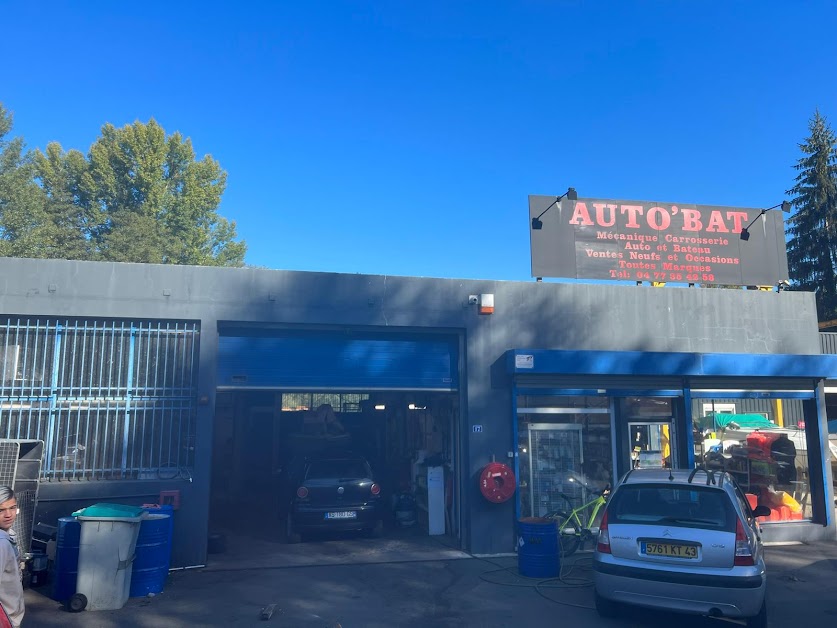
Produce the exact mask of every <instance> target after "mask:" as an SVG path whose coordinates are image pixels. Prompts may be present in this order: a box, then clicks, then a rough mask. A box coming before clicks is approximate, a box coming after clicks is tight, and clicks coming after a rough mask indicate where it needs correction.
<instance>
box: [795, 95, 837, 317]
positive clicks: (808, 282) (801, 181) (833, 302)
mask: <svg viewBox="0 0 837 628" xmlns="http://www.w3.org/2000/svg"><path fill="white" fill-rule="evenodd" d="M808 130H809V132H810V136H809V137H808V138H807V139H806V140H805V142H804V143H802V144H800V145H799V148H800V150H801V151H802V153H803V156H802V157H801V158H800V159H799V161H798V162H797V164H796V166H795V167H796V169H797V170H798V171H799V173H798V174H797V176H796V179H795V181H796V184H795V185H794V186H793V187H792V188H791V189H790V190H788V192H787V193H788V194H790V195H792V204H793V207H794V208H795V212H794V213H793V214H792V215H791V217H790V219H789V221H788V228H787V233H788V235H789V239H788V247H787V250H788V270H789V274H790V279H791V282H792V289H795V290H805V291H811V292H816V295H817V315H818V317H819V319H820V320H821V321H824V320H833V319H835V318H837V277H835V269H837V137H835V135H834V132H833V131H832V130H831V127H830V126H829V125H828V122H827V121H826V120H825V118H824V117H823V116H821V115H820V113H819V111H817V112H815V113H814V116H813V118H811V120H810V122H809V125H808Z"/></svg>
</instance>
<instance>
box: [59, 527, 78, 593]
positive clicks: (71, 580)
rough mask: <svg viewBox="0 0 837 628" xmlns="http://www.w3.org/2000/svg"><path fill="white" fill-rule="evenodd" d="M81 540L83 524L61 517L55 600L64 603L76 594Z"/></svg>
mask: <svg viewBox="0 0 837 628" xmlns="http://www.w3.org/2000/svg"><path fill="white" fill-rule="evenodd" d="M80 540H81V522H80V521H79V520H78V519H76V518H75V517H61V518H60V519H59V520H58V536H57V538H56V543H55V566H54V569H55V577H54V578H53V582H52V599H53V600H58V601H59V602H63V601H64V600H68V599H70V598H71V597H72V596H73V595H74V594H75V592H76V581H77V579H78V548H79V543H80Z"/></svg>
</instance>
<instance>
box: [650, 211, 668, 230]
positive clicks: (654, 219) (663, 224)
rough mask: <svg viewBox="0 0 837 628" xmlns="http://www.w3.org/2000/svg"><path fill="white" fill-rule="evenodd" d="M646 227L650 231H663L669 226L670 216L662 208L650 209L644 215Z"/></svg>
mask: <svg viewBox="0 0 837 628" xmlns="http://www.w3.org/2000/svg"><path fill="white" fill-rule="evenodd" d="M646 218H647V220H648V226H649V227H651V228H652V229H658V230H665V229H668V228H669V226H670V225H671V216H670V215H669V213H668V211H667V210H665V209H663V208H662V207H652V208H651V209H649V210H648V214H647V215H646Z"/></svg>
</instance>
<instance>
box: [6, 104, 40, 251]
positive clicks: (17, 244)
mask: <svg viewBox="0 0 837 628" xmlns="http://www.w3.org/2000/svg"><path fill="white" fill-rule="evenodd" d="M12 126H13V117H12V114H11V113H10V112H8V111H6V109H5V108H4V107H3V105H2V104H0V256H3V257H44V255H43V253H42V251H41V246H40V245H41V242H42V241H43V240H44V238H45V237H47V235H48V234H47V233H46V230H47V227H46V223H45V221H44V198H43V194H42V193H41V190H40V188H39V187H38V185H37V184H36V183H35V181H34V173H35V168H34V164H33V160H32V154H31V153H30V152H28V151H26V150H25V145H24V142H23V139H22V138H19V137H11V131H12Z"/></svg>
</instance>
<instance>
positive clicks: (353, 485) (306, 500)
mask: <svg viewBox="0 0 837 628" xmlns="http://www.w3.org/2000/svg"><path fill="white" fill-rule="evenodd" d="M293 466H294V467H295V469H294V471H295V472H292V474H291V477H290V478H289V479H290V480H291V482H292V491H293V493H292V495H291V499H290V505H289V508H288V513H287V524H286V525H287V538H288V542H289V543H298V542H299V541H300V540H301V535H302V534H303V533H306V532H313V531H330V530H332V531H344V530H363V531H366V532H368V533H369V534H371V535H372V536H380V535H381V534H382V533H383V527H384V526H383V503H382V499H381V486H380V484H378V483H377V482H376V481H375V478H374V475H373V473H372V469H371V468H370V466H369V463H368V462H367V461H366V459H365V458H363V457H362V456H359V455H357V454H349V453H329V454H317V455H310V456H308V457H306V458H305V459H304V460H302V461H301V463H298V464H296V465H293Z"/></svg>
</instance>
